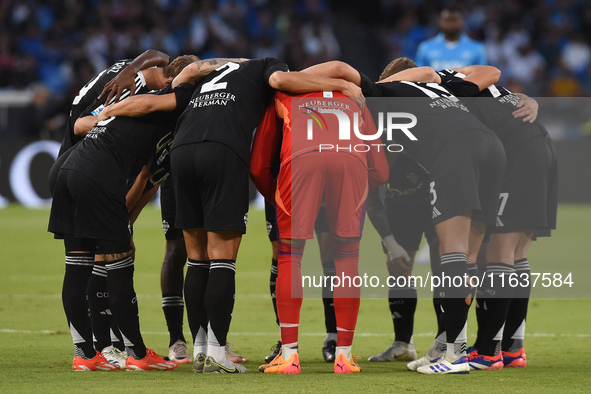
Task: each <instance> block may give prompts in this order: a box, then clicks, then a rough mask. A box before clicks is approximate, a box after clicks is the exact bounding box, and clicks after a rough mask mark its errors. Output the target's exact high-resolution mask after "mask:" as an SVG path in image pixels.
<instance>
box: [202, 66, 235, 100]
mask: <svg viewBox="0 0 591 394" xmlns="http://www.w3.org/2000/svg"><path fill="white" fill-rule="evenodd" d="M224 68H226V70H224V72H222V73H221V74H220V75H218V76H217V77H215V78H214V79H212V80H211V81H209V82H206V83H204V84H203V85H201V92H200V93H207V92H212V91H214V90H220V89H225V88H226V86H228V82H219V81H220V79H222V78H223V77H225V76H226V75H228V74H230V73H231V72H232V71H236V70H238V69H239V68H240V65H239V64H237V63H226V64H224V65H223V66H220V67H218V68H216V69H215V70H216V71H220V70H223V69H224Z"/></svg>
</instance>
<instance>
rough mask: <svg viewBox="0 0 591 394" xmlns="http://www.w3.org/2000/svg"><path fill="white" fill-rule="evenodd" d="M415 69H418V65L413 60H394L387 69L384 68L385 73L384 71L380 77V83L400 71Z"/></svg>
mask: <svg viewBox="0 0 591 394" xmlns="http://www.w3.org/2000/svg"><path fill="white" fill-rule="evenodd" d="M415 67H417V64H416V63H415V62H414V61H413V60H412V59H409V58H407V57H399V58H396V59H394V60H392V61H391V62H390V64H388V65H387V66H386V68H384V71H382V74H381V75H380V81H381V80H383V79H386V78H388V77H389V76H391V75H394V74H396V73H398V72H400V71H404V70H406V69H408V68H415Z"/></svg>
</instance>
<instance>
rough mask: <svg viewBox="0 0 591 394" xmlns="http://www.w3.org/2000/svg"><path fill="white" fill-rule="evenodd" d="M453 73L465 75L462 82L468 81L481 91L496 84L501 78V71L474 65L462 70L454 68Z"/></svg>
mask: <svg viewBox="0 0 591 394" xmlns="http://www.w3.org/2000/svg"><path fill="white" fill-rule="evenodd" d="M454 71H457V72H460V73H462V74H464V75H466V76H465V77H464V78H463V79H464V81H469V82H472V83H474V84H475V85H477V86H478V89H480V90H481V91H482V90H484V89H486V88H487V87H489V86H490V85H492V84H494V83H497V81H498V80H499V78H500V77H501V70H499V69H498V68H496V67H493V66H482V65H474V66H468V67H462V68H454Z"/></svg>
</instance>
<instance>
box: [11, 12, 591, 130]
mask: <svg viewBox="0 0 591 394" xmlns="http://www.w3.org/2000/svg"><path fill="white" fill-rule="evenodd" d="M444 3H445V2H444V1H441V0H427V1H419V0H365V1H363V2H360V1H359V0H294V1H290V0H217V1H216V0H201V1H191V0H145V1H144V0H141V1H140V0H102V1H101V0H2V1H0V21H1V23H0V26H1V27H0V91H14V90H23V89H29V90H32V91H33V92H34V99H33V101H32V103H31V104H30V107H31V108H33V109H34V110H35V114H36V116H33V115H32V114H31V113H30V112H29V115H28V116H26V117H25V118H23V121H22V122H21V123H22V125H21V127H19V129H20V130H22V133H23V134H25V135H30V136H39V135H40V134H39V133H40V132H41V136H43V137H49V138H53V137H55V138H56V139H58V140H59V139H61V136H62V135H63V124H62V120H65V116H66V114H67V112H68V109H69V105H70V103H71V100H72V98H73V97H74V96H75V95H76V93H77V92H78V90H79V89H80V88H81V87H82V86H83V85H84V84H85V83H86V82H87V81H88V80H89V79H90V78H92V76H93V75H94V74H96V73H97V72H99V71H101V70H103V69H104V68H106V67H108V66H109V65H111V64H112V63H113V62H114V61H115V60H118V59H122V58H134V57H135V56H137V55H138V54H140V53H142V52H143V51H145V50H147V49H150V48H154V49H158V50H161V51H163V52H166V53H168V54H169V55H170V56H172V57H174V56H177V55H179V54H188V53H190V54H196V55H198V56H200V57H202V58H208V57H248V58H257V57H266V56H273V57H277V58H280V59H282V60H284V61H285V62H286V63H287V64H288V65H289V66H290V68H291V69H293V70H300V69H302V68H304V67H307V66H309V65H311V64H315V63H319V62H323V61H328V60H332V59H340V60H343V61H345V62H348V63H350V64H351V65H353V66H354V67H356V68H357V69H359V70H361V71H363V72H364V73H366V74H368V75H370V76H371V77H377V76H378V75H379V73H380V72H381V70H382V68H383V67H384V65H386V64H387V63H388V62H389V61H390V60H391V59H393V58H395V57H399V56H407V57H411V58H413V57H414V56H415V54H416V49H417V46H418V44H419V43H420V42H422V41H424V40H425V39H428V38H430V37H432V36H434V35H435V34H437V31H438V19H439V13H440V10H441V8H442V7H443V5H444ZM461 5H462V7H463V8H464V10H465V24H466V25H465V30H466V32H467V33H468V35H469V36H470V37H472V38H474V39H476V40H479V41H482V42H483V43H484V44H485V46H486V50H487V56H488V62H489V64H491V65H494V66H496V67H498V68H500V69H501V70H502V73H503V74H502V79H501V83H502V84H503V85H505V86H508V87H510V88H511V89H512V90H514V91H521V92H524V93H526V94H528V95H530V96H534V97H541V96H570V97H573V96H587V95H589V94H590V93H591V67H590V64H591V2H589V1H585V0H520V1H518V0H480V1H477V0H468V1H462V2H461Z"/></svg>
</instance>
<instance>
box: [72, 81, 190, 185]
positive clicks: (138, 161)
mask: <svg viewBox="0 0 591 394" xmlns="http://www.w3.org/2000/svg"><path fill="white" fill-rule="evenodd" d="M192 91H193V87H192V86H187V87H185V86H179V87H177V88H176V89H175V90H174V93H175V95H176V100H177V109H176V110H174V111H171V112H166V111H158V112H152V113H150V114H148V115H145V116H141V117H135V118H130V117H125V116H119V117H111V118H109V119H106V120H104V121H101V122H99V123H97V125H96V126H95V127H93V128H92V129H91V130H90V131H89V132H88V134H87V135H86V137H85V138H84V139H83V140H82V141H81V142H80V143H79V144H78V145H77V146H76V147H75V148H74V149H73V150H72V152H71V153H70V155H69V156H68V158H67V159H66V161H65V162H64V164H63V165H62V167H61V168H64V169H71V170H76V171H81V172H83V173H84V174H86V175H87V176H88V177H90V178H92V179H94V180H95V181H97V182H100V183H101V184H102V185H105V187H107V186H108V185H109V184H111V183H114V182H118V183H120V182H124V183H125V182H126V181H127V180H128V179H131V178H133V177H135V176H136V175H137V174H138V173H139V172H140V170H141V169H142V167H143V166H144V165H145V164H146V163H148V161H149V160H150V158H151V157H153V156H154V155H155V154H156V153H157V152H158V150H159V149H160V148H162V143H163V142H162V141H164V140H166V138H164V137H165V136H166V135H167V134H168V133H170V132H171V131H173V130H174V127H175V124H176V121H177V119H178V116H179V115H180V114H181V113H182V110H183V109H184V108H185V105H186V104H187V103H188V102H189V99H190V97H191V93H192ZM166 93H170V89H169V88H166V89H163V90H162V91H158V92H157V93H155V94H166Z"/></svg>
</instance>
